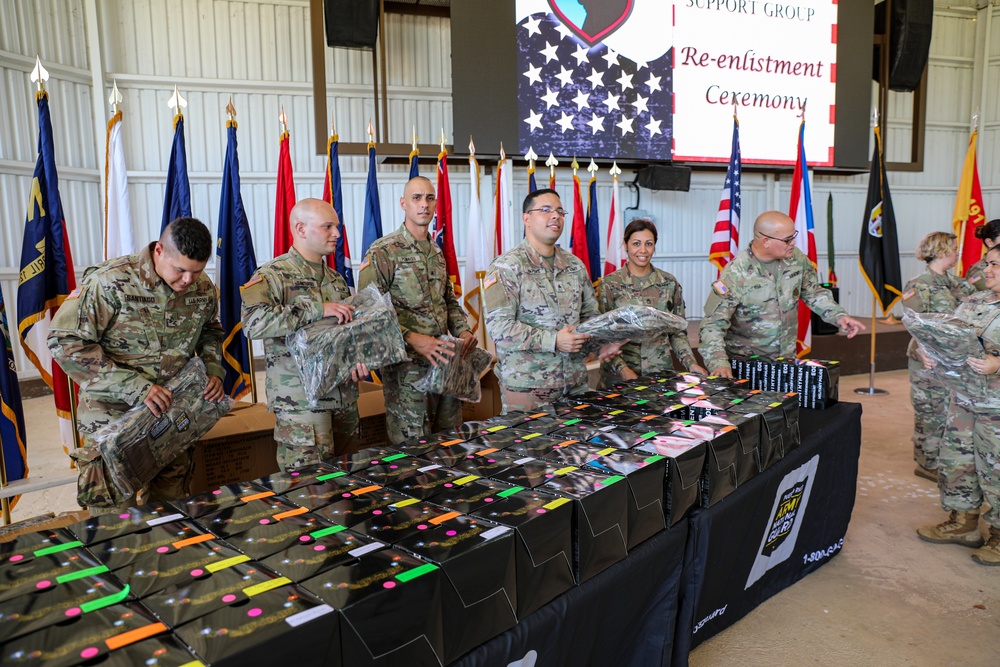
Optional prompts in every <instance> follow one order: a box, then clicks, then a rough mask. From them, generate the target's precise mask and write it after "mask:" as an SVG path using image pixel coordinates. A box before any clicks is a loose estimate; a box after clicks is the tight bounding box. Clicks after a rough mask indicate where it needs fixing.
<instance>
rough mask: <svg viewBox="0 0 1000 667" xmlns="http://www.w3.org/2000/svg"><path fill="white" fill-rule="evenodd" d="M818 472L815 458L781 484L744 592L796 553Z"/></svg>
mask: <svg viewBox="0 0 1000 667" xmlns="http://www.w3.org/2000/svg"><path fill="white" fill-rule="evenodd" d="M818 468H819V455H818V454H817V455H816V456H814V457H812V458H811V459H809V460H808V461H806V462H805V463H804V464H802V465H801V466H799V467H798V468H796V469H795V470H793V471H791V472H789V473H788V474H787V475H785V478H784V479H782V480H781V483H780V484H779V485H778V489H777V491H776V492H775V494H774V503H773V504H772V505H771V514H770V517H769V519H768V522H767V523H766V524H765V525H764V531H763V534H762V535H761V537H760V546H759V547H758V549H757V557H756V558H755V559H754V562H753V567H752V568H751V569H750V574H749V576H748V577H747V583H746V585H745V586H744V589H747V588H750V587H751V586H753V585H754V584H755V583H757V581H759V580H760V578H761V577H763V576H764V574H766V573H767V571H768V570H770V569H771V568H772V567H774V566H776V565H778V564H780V563H783V562H784V561H786V560H788V558H789V557H791V555H792V553H793V552H794V551H795V542H796V540H797V539H798V536H799V530H800V529H801V528H802V522H803V521H804V520H805V518H806V508H807V507H808V506H809V494H810V492H811V491H812V487H813V483H814V482H815V481H816V471H817V469H818Z"/></svg>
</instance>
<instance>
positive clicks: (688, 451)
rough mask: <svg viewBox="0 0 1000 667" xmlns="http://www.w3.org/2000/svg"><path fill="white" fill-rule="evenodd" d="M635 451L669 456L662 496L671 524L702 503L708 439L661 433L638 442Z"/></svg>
mask: <svg viewBox="0 0 1000 667" xmlns="http://www.w3.org/2000/svg"><path fill="white" fill-rule="evenodd" d="M633 451H636V452H643V453H645V454H652V455H660V456H665V457H667V466H666V476H665V477H664V484H665V485H666V488H665V490H664V494H663V498H664V506H665V507H664V513H665V515H666V517H667V523H668V525H670V526H672V525H674V524H675V523H677V522H678V521H680V520H681V519H683V518H684V517H685V516H686V515H687V513H688V512H690V511H691V510H692V509H694V508H695V507H699V506H700V505H701V479H702V474H703V472H704V470H705V459H706V458H707V456H708V443H707V442H706V441H704V440H699V439H691V438H686V437H683V436H675V435H658V436H655V437H653V438H650V439H649V440H647V441H645V442H643V443H642V444H640V445H638V446H637V447H635V448H634V449H633Z"/></svg>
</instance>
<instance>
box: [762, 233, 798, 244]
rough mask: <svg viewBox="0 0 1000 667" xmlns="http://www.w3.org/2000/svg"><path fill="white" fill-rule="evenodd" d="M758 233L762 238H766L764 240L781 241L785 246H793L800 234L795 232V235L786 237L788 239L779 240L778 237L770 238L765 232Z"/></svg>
mask: <svg viewBox="0 0 1000 667" xmlns="http://www.w3.org/2000/svg"><path fill="white" fill-rule="evenodd" d="M757 233H758V234H760V235H761V236H763V237H764V238H766V239H771V240H772V241H780V242H781V243H784V244H785V245H791V244H792V242H793V241H795V239H796V237H797V236H798V235H799V233H798V232H795V233H794V234H792V235H791V236H786V237H785V238H783V239H779V238H778V237H776V236H768V235H767V234H765V233H764V232H757Z"/></svg>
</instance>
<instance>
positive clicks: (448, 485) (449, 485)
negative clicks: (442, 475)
mask: <svg viewBox="0 0 1000 667" xmlns="http://www.w3.org/2000/svg"><path fill="white" fill-rule="evenodd" d="M453 486H455V485H454V484H452V483H451V482H448V483H446V484H445V485H444V488H446V489H450V488H451V487H453Z"/></svg>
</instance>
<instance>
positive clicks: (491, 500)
mask: <svg viewBox="0 0 1000 667" xmlns="http://www.w3.org/2000/svg"><path fill="white" fill-rule="evenodd" d="M483 502H487V503H492V502H493V499H492V498H483Z"/></svg>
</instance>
